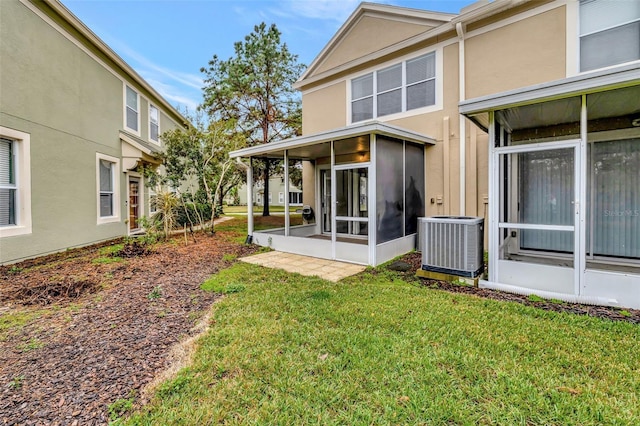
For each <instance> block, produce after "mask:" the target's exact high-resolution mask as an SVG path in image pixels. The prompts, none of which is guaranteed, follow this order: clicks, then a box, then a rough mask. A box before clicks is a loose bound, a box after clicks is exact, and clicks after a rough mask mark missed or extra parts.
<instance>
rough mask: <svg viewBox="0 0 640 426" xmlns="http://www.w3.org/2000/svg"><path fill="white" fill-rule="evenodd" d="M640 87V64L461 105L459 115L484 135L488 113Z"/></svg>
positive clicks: (579, 76) (591, 73) (499, 94)
mask: <svg viewBox="0 0 640 426" xmlns="http://www.w3.org/2000/svg"><path fill="white" fill-rule="evenodd" d="M638 84H640V63H637V62H636V63H633V64H629V65H623V66H619V67H615V68H610V69H605V70H598V71H594V72H589V73H584V74H580V75H577V76H574V77H569V78H564V79H561V80H555V81H551V82H548V83H543V84H538V85H534V86H528V87H524V88H521V89H516V90H510V91H506V92H502V93H497V94H493V95H488V96H482V97H478V98H474V99H469V100H466V101H462V102H460V104H459V110H460V113H461V114H462V115H464V116H466V117H467V118H469V119H470V120H471V121H473V122H474V123H475V124H477V125H478V126H480V127H481V128H483V129H484V130H485V131H486V130H487V129H488V127H489V112H490V111H496V110H500V109H504V108H512V107H517V106H521V105H528V104H534V103H539V102H546V101H552V100H556V99H562V98H567V97H571V96H577V95H582V94H589V93H595V92H602V91H606V90H612V89H617V88H622V87H628V86H636V85H638Z"/></svg>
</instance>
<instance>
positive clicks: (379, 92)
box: [351, 52, 436, 123]
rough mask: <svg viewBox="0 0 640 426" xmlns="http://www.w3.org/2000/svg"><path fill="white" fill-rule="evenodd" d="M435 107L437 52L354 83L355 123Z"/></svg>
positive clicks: (352, 97) (364, 77)
mask: <svg viewBox="0 0 640 426" xmlns="http://www.w3.org/2000/svg"><path fill="white" fill-rule="evenodd" d="M435 103H436V54H435V52H431V53H428V54H426V55H423V56H420V57H418V58H414V59H410V60H407V61H404V62H401V63H399V64H395V65H392V66H390V67H386V68H384V69H381V70H378V71H375V72H371V73H369V74H365V75H363V76H360V77H357V78H354V79H353V80H351V122H353V123H356V122H358V121H364V120H369V119H372V118H377V117H383V116H385V115H390V114H396V113H400V112H406V111H410V110H413V109H417V108H422V107H426V106H430V105H435Z"/></svg>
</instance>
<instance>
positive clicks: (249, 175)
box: [247, 158, 253, 236]
mask: <svg viewBox="0 0 640 426" xmlns="http://www.w3.org/2000/svg"><path fill="white" fill-rule="evenodd" d="M247 235H248V236H253V161H251V158H249V166H248V167H247Z"/></svg>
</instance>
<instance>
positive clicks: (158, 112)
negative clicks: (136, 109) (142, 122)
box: [149, 103, 160, 144]
mask: <svg viewBox="0 0 640 426" xmlns="http://www.w3.org/2000/svg"><path fill="white" fill-rule="evenodd" d="M152 109H155V110H156V114H157V116H158V118H157V120H156V123H153V121H152V120H151V110H152ZM154 124H155V126H156V127H157V128H158V129H157V139H153V138H152V137H151V135H152V134H153V133H152V132H151V127H152V126H153V125H154ZM149 141H151V142H153V143H155V144H160V109H159V108H158V107H157V106H155V105H153V104H152V103H149Z"/></svg>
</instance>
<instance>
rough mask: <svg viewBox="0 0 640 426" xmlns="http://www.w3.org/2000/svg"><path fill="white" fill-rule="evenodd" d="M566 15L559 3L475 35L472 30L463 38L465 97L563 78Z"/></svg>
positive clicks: (469, 97) (564, 69) (564, 74)
mask: <svg viewBox="0 0 640 426" xmlns="http://www.w3.org/2000/svg"><path fill="white" fill-rule="evenodd" d="M565 14H566V11H565V6H561V7H558V8H556V9H552V10H549V11H547V12H543V13H541V14H539V15H536V16H532V17H530V18H528V19H525V20H522V21H519V22H515V23H513V24H509V25H506V26H503V27H501V28H497V29H494V30H492V31H488V32H485V33H481V34H479V35H476V36H473V33H474V32H471V33H470V34H469V38H468V39H466V41H465V51H466V58H465V61H466V73H465V80H466V89H467V90H466V98H468V99H471V98H475V97H479V96H483V95H488V94H491V93H499V92H503V91H506V90H511V89H516V88H519V87H525V86H530V85H533V84H536V83H542V82H546V81H553V80H557V79H560V78H564V77H566V33H565V27H566V15H565ZM482 30H486V28H483V27H481V28H479V29H478V30H476V31H475V32H480V31H482Z"/></svg>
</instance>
